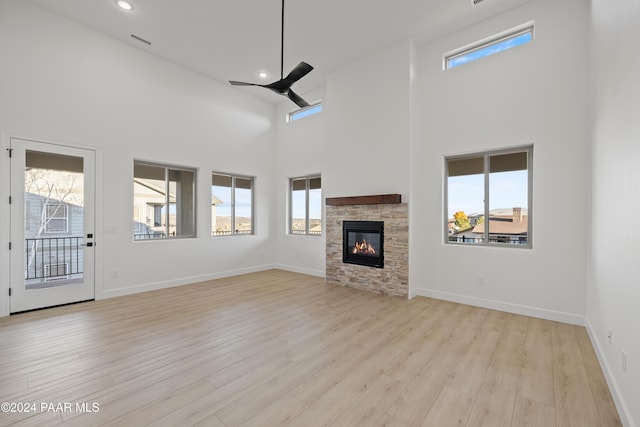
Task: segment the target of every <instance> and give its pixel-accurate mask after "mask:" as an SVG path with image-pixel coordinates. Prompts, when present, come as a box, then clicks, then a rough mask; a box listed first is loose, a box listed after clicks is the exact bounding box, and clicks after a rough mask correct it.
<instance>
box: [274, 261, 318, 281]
mask: <svg viewBox="0 0 640 427" xmlns="http://www.w3.org/2000/svg"><path fill="white" fill-rule="evenodd" d="M273 268H277V269H278V270H284V271H290V272H292V273H300V274H308V275H309V276H317V277H322V278H324V277H326V275H325V272H324V271H321V270H313V269H310V268H301V267H295V266H293V265H285V264H274V266H273Z"/></svg>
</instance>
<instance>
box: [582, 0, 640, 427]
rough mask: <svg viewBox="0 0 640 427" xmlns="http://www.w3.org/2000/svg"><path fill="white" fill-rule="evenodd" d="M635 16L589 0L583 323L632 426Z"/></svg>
mask: <svg viewBox="0 0 640 427" xmlns="http://www.w3.org/2000/svg"><path fill="white" fill-rule="evenodd" d="M639 22H640V3H639V2H637V1H625V0H616V1H611V0H592V1H591V25H592V46H593V50H592V54H593V60H592V67H593V77H594V79H593V85H594V88H595V93H594V98H593V107H594V108H593V121H592V123H593V179H592V183H593V195H592V198H593V201H592V220H591V228H590V235H591V245H590V246H591V251H590V254H589V263H588V265H589V267H590V268H589V285H588V289H587V328H588V330H589V332H590V335H591V338H592V341H593V342H594V346H595V347H596V350H597V352H598V356H599V357H600V362H601V365H602V367H603V370H604V371H605V375H606V376H607V379H608V381H609V385H610V388H611V389H612V391H614V393H613V394H614V398H617V401H616V403H617V406H618V409H619V413H620V416H621V418H623V420H624V419H625V418H626V425H630V426H634V425H640V424H638V423H640V333H639V331H640V287H639V286H638V283H639V278H640V228H638V227H637V225H636V221H637V218H638V217H640V167H639V166H640V120H639V119H638V117H639V115H640V79H639V78H638V76H640V55H639V54H638V42H640V27H639V26H638V23H639ZM609 330H611V331H612V333H613V334H612V339H611V341H609V339H608V337H607V336H608V332H609ZM623 351H625V352H626V353H627V354H628V356H627V372H626V373H625V372H623V370H622V352H623Z"/></svg>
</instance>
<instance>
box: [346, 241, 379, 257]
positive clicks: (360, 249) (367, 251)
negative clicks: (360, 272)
mask: <svg viewBox="0 0 640 427" xmlns="http://www.w3.org/2000/svg"><path fill="white" fill-rule="evenodd" d="M352 253H353V254H355V255H375V254H376V250H375V249H373V246H371V243H367V240H366V239H362V243H360V242H356V244H355V245H354V246H353V250H352Z"/></svg>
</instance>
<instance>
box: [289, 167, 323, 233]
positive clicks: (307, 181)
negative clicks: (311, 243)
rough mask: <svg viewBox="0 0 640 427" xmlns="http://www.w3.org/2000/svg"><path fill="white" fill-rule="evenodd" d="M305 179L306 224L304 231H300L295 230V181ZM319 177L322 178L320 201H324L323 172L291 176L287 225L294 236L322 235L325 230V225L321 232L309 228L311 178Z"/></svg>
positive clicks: (321, 216) (321, 217) (321, 218)
mask: <svg viewBox="0 0 640 427" xmlns="http://www.w3.org/2000/svg"><path fill="white" fill-rule="evenodd" d="M303 179H304V180H305V195H304V204H305V206H304V209H305V226H304V232H299V231H295V232H294V230H293V181H298V180H303ZM312 179H319V180H320V194H321V195H320V199H321V200H320V201H321V202H322V175H321V174H313V175H305V176H297V177H293V178H289V212H288V213H289V215H288V217H289V218H288V219H289V226H288V227H287V229H288V233H287V234H289V235H292V236H322V233H323V232H324V227H322V230H321V231H320V232H319V233H311V232H310V230H309V225H310V222H311V218H309V191H310V190H311V188H310V187H311V185H310V183H311V180H312ZM320 206H321V207H320V223H321V224H322V220H323V215H322V203H321V205H320Z"/></svg>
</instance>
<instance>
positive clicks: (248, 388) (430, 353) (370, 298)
mask: <svg viewBox="0 0 640 427" xmlns="http://www.w3.org/2000/svg"><path fill="white" fill-rule="evenodd" d="M0 402H14V403H16V404H23V403H28V404H32V403H33V404H35V405H36V408H35V409H36V410H35V411H34V412H29V413H6V412H5V413H0V425H3V426H5V425H16V426H52V425H65V426H67V425H68V426H99V425H105V426H119V427H121V426H143V425H152V426H187V425H197V426H213V427H231V426H292V427H293V426H305V427H309V426H324V425H330V426H389V427H391V426H393V427H409V426H438V427H440V426H492V427H493V426H573V425H575V426H581V427H586V426H617V425H620V420H619V418H618V415H617V412H616V410H615V407H614V404H613V402H612V400H611V395H610V393H609V390H608V388H607V384H606V381H605V380H604V377H603V375H602V372H601V370H600V367H599V365H598V362H597V359H596V356H595V354H594V351H593V348H592V347H591V344H590V342H589V338H588V336H587V334H586V331H585V329H584V328H581V327H576V326H571V325H566V324H561V323H556V322H550V321H545V320H540V319H535V318H529V317H524V316H517V315H512V314H508V313H503V312H498V311H493V310H487V309H482V308H476V307H471V306H466V305H460V304H454V303H450V302H444V301H438V300H433V299H429V298H420V297H417V298H414V299H412V300H410V301H407V300H403V299H400V298H394V297H388V296H380V295H375V294H371V293H367V292H363V291H357V290H353V289H349V288H342V287H337V286H330V285H326V284H325V282H324V279H321V278H317V277H310V276H305V275H301V274H295V273H289V272H283V271H279V270H272V271H267V272H261V273H255V274H249V275H244V276H238V277H233V278H227V279H220V280H215V281H210V282H204V283H199V284H195V285H189V286H182V287H178V288H172V289H166V290H161V291H154V292H147V293H143V294H136V295H131V296H126V297H120V298H113V299H109V300H103V301H96V302H89V303H83V304H77V305H71V306H66V307H58V308H53V309H48V310H42V311H37V312H31V313H24V314H19V315H14V316H11V317H9V318H3V319H0ZM65 403H68V404H70V406H71V408H69V410H67V408H65V407H64V404H65ZM83 403H84V404H85V405H86V406H85V409H86V408H87V407H88V408H92V409H96V408H95V407H93V406H92V405H93V404H94V403H95V404H97V409H98V410H97V411H95V410H94V411H93V412H88V411H86V410H84V411H83V410H82V409H83V408H82V407H80V408H77V407H76V404H79V405H82V404H83ZM42 404H45V405H47V404H53V405H54V407H53V408H52V407H51V406H48V407H46V408H43V407H42V406H41V405H42ZM58 404H62V406H58V407H56V406H55V405H58ZM46 409H49V410H46Z"/></svg>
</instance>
